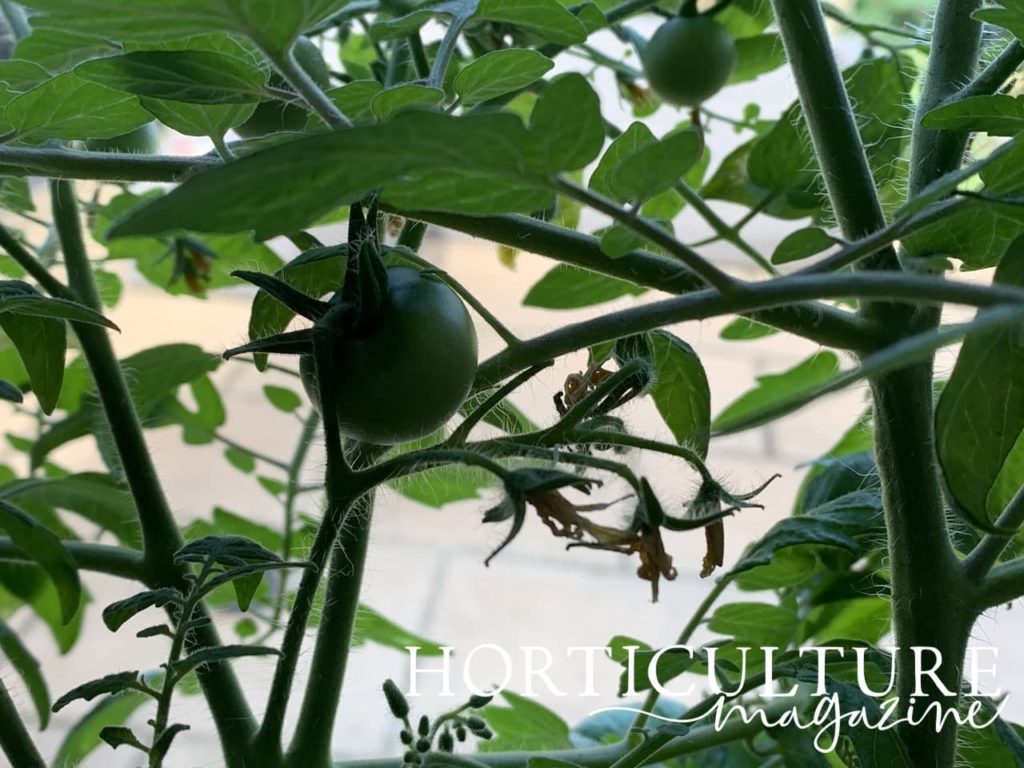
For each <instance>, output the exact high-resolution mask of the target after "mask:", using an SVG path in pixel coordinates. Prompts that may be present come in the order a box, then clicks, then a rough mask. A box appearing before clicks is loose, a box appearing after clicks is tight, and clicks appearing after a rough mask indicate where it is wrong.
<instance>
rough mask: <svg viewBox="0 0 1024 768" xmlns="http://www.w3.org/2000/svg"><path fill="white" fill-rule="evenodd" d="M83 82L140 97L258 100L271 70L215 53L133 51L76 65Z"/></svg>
mask: <svg viewBox="0 0 1024 768" xmlns="http://www.w3.org/2000/svg"><path fill="white" fill-rule="evenodd" d="M75 74H76V75H78V76H79V77H81V78H82V79H83V80H88V81H90V82H93V83H99V84H100V85H105V86H107V87H108V88H115V89H117V90H121V91H127V92H128V93H133V94H135V95H136V96H146V97H149V98H153V99H168V100H171V101H184V102H188V103H190V104H250V103H252V104H255V103H257V102H259V101H260V99H261V98H262V97H263V87H264V85H265V84H266V73H265V72H263V71H261V70H260V69H258V68H256V67H253V66H249V65H247V64H246V63H245V62H244V61H242V60H240V59H238V58H236V57H234V56H228V55H225V54H222V53H217V52H215V51H195V50H192V51H190V50H182V51H132V52H130V53H125V54H122V55H121V56H109V57H107V58H103V59H93V60H92V61H87V62H85V63H84V64H80V65H79V66H77V67H76V68H75Z"/></svg>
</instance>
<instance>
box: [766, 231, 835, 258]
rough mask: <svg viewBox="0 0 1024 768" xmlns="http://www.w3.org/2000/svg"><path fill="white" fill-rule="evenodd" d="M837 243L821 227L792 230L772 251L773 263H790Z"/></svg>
mask: <svg viewBox="0 0 1024 768" xmlns="http://www.w3.org/2000/svg"><path fill="white" fill-rule="evenodd" d="M835 244H836V241H835V238H833V237H832V236H831V235H829V234H828V233H827V232H826V231H825V230H823V229H821V228H820V227H807V228H805V229H798V230H797V231H796V232H791V233H789V234H788V235H786V237H784V238H783V239H782V242H781V243H779V244H778V245H777V246H776V247H775V251H774V252H773V253H772V264H788V263H789V262H791V261H799V260H800V259H806V258H808V257H809V256H813V255H815V254H816V253H821V252H822V251H825V250H827V249H829V248H831V247H832V246H834V245H835Z"/></svg>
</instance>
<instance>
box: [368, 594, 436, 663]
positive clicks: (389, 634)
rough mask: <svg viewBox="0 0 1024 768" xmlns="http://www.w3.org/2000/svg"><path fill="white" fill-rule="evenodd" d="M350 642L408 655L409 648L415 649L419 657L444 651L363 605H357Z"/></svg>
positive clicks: (432, 642) (430, 641) (431, 641)
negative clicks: (367, 644)
mask: <svg viewBox="0 0 1024 768" xmlns="http://www.w3.org/2000/svg"><path fill="white" fill-rule="evenodd" d="M352 642H353V643H354V644H355V645H363V644H365V643H377V644H378V645H381V646H384V647H385V648H393V649H394V650H396V651H402V652H403V653H408V649H409V648H412V647H415V648H417V649H419V650H418V651H417V653H418V655H420V656H441V655H443V654H444V649H443V648H442V647H441V646H440V645H438V644H437V643H435V642H434V641H433V640H428V639H426V638H425V637H422V636H420V635H417V634H415V633H413V632H410V631H409V630H407V629H403V628H402V627H400V626H398V625H397V624H395V623H394V622H393V621H391V620H390V619H388V618H386V617H385V616H383V615H382V614H380V613H378V612H377V611H375V610H373V609H372V608H370V607H369V606H367V605H363V604H360V605H359V610H358V612H357V613H356V623H355V629H354V630H353V632H352Z"/></svg>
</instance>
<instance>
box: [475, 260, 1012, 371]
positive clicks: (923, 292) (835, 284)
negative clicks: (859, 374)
mask: <svg viewBox="0 0 1024 768" xmlns="http://www.w3.org/2000/svg"><path fill="white" fill-rule="evenodd" d="M851 297H854V298H867V299H882V300H890V301H905V302H911V303H914V304H924V305H928V304H941V303H943V302H952V303H965V304H969V305H974V306H996V305H998V304H1013V305H1020V303H1021V302H1022V300H1024V290H1021V289H1016V288H1007V287H1002V286H978V285H969V284H966V283H955V282H951V281H946V280H941V279H938V278H930V277H923V276H919V275H904V274H895V273H887V272H885V273H877V272H873V273H872V272H861V273H859V274H853V275H846V274H843V275H806V276H799V277H798V276H789V277H785V278H776V279H772V280H767V281H764V282H760V283H753V284H750V285H749V287H748V288H747V289H745V290H744V291H743V292H742V293H738V294H733V295H730V296H723V295H722V294H720V293H718V292H717V291H715V290H710V289H709V290H704V291H696V292H694V293H690V294H686V295H684V296H678V297H675V298H671V299H665V300H663V301H657V302H652V303H650V304H644V305H642V306H639V307H632V308H630V309H628V310H621V311H619V312H610V313H607V314H605V315H601V316H599V317H595V318H592V319H590V320H584V321H582V322H579V323H574V324H572V325H567V326H563V327H562V328H559V329H557V330H554V331H551V332H549V333H546V334H543V335H541V336H537V337H535V338H532V339H529V340H527V341H524V342H523V343H522V344H520V345H519V346H518V347H513V348H509V349H506V350H504V351H502V352H499V353H498V354H497V355H494V356H493V357H491V358H490V359H488V360H486V361H484V362H483V363H482V364H481V365H480V367H479V369H478V370H477V380H476V386H477V387H478V388H479V387H485V386H490V385H492V384H493V383H495V382H497V381H500V380H502V379H504V378H505V377H507V376H511V375H512V374H514V373H517V372H518V371H521V370H523V369H524V368H527V367H529V366H531V365H537V364H539V363H541V362H544V361H547V360H552V359H554V358H556V357H559V356H560V355H564V354H566V353H568V352H573V351H575V350H577V349H582V348H584V347H589V346H593V345H594V344H598V343H601V342H605V341H612V340H614V339H619V338H622V337H624V336H629V335H632V334H635V333H642V332H645V331H649V330H651V329H652V328H659V327H662V326H666V325H672V324H674V323H682V322H685V321H689V320H706V319H708V318H711V317H717V316H721V315H731V314H750V313H756V316H757V319H758V320H761V318H762V317H763V315H762V314H760V313H761V311H763V310H767V309H770V308H772V307H777V306H781V305H786V304H791V303H793V302H798V301H805V300H810V299H840V298H851ZM890 341H891V339H890Z"/></svg>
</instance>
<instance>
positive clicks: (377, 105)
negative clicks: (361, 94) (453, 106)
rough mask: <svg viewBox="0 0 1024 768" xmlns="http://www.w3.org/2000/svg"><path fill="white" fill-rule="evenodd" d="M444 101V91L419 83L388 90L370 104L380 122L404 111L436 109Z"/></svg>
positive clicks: (380, 93) (375, 97) (374, 98)
mask: <svg viewBox="0 0 1024 768" xmlns="http://www.w3.org/2000/svg"><path fill="white" fill-rule="evenodd" d="M442 99H444V91H442V90H441V89H440V88H431V87H428V86H426V85H420V84H418V83H405V84H403V85H396V86H395V87H394V88H386V89H385V90H383V91H380V92H379V93H377V94H376V95H375V96H374V97H373V100H372V101H371V102H370V110H371V111H372V112H373V114H374V116H375V117H376V118H377V119H378V120H386V119H388V118H389V117H391V116H392V115H395V114H397V113H399V112H401V111H402V110H405V109H410V108H416V107H420V108H427V107H436V106H437V105H438V104H440V103H441V101H442Z"/></svg>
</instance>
